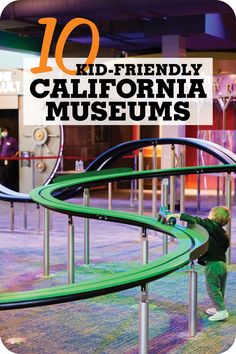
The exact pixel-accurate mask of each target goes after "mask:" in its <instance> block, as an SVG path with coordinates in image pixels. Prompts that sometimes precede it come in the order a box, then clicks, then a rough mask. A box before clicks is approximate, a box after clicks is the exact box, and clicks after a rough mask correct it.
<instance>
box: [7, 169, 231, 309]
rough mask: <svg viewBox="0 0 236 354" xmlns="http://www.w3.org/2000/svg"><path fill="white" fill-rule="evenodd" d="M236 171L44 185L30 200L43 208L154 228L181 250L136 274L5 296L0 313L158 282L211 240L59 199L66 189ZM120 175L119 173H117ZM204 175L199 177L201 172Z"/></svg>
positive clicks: (106, 175) (108, 175)
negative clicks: (166, 235)
mask: <svg viewBox="0 0 236 354" xmlns="http://www.w3.org/2000/svg"><path fill="white" fill-rule="evenodd" d="M222 170H223V171H227V172H229V171H234V170H235V165H225V166H222V165H221V166H208V167H207V168H203V167H188V168H181V169H168V170H155V171H152V170H151V171H141V172H130V169H127V170H124V169H120V170H119V169H118V170H116V169H113V170H108V171H101V172H88V173H83V174H80V175H79V176H75V177H73V178H69V179H68V177H67V176H66V177H62V178H60V179H59V181H58V179H57V180H56V181H55V183H53V184H51V185H48V186H41V187H38V188H36V189H34V190H33V191H31V193H30V196H31V197H32V199H33V200H34V201H35V202H37V203H38V204H40V205H43V206H45V207H46V208H48V209H51V210H54V211H57V212H59V213H65V214H68V216H82V217H86V218H93V219H98V220H105V221H107V222H120V223H125V224H130V225H136V226H140V227H142V228H146V229H152V230H156V231H159V232H161V233H165V234H168V235H170V236H172V237H175V238H176V239H178V246H177V248H176V249H175V250H174V251H173V252H171V253H169V254H167V255H164V256H162V257H160V258H159V259H156V260H155V261H152V262H150V263H149V264H147V265H140V266H139V267H137V268H136V269H134V270H132V271H129V272H125V273H120V274H117V273H114V274H113V275H111V276H106V277H103V278H100V279H99V280H92V281H86V282H81V283H79V284H72V285H64V286H57V287H53V288H46V289H41V290H31V291H23V292H17V293H5V294H1V295H0V309H1V310H5V309H13V308H20V307H32V306H40V305H48V304H54V303H61V302H67V301H74V300H79V299H85V298H89V297H93V296H99V295H104V294H109V293H112V292H116V291H120V290H124V289H129V288H132V287H135V286H139V285H140V286H142V285H145V284H146V283H149V282H151V281H153V280H155V279H159V278H161V277H163V276H165V275H167V274H169V273H171V272H173V271H175V270H177V269H178V268H180V267H182V266H184V265H186V264H188V263H189V262H190V261H192V260H194V259H196V258H198V257H199V256H200V255H202V254H203V253H204V252H205V251H206V250H207V243H208V236H207V235H206V233H205V232H204V231H199V230H195V229H190V228H185V227H182V226H179V225H176V226H168V225H163V224H161V223H160V222H158V221H157V220H156V219H155V218H153V217H149V216H144V215H137V214H131V213H127V212H120V211H115V210H107V209H101V208H93V207H85V206H81V205H77V204H73V203H70V202H66V201H62V200H59V199H57V198H56V193H57V192H59V191H61V190H62V189H64V190H65V189H70V188H73V187H75V186H76V187H79V186H83V187H84V186H86V187H89V186H91V185H96V184H99V183H107V182H109V181H118V180H127V179H137V178H150V177H161V178H162V177H166V176H169V175H171V174H178V175H181V174H191V173H194V174H195V173H208V172H215V171H216V172H217V171H220V172H222ZM117 171H118V172H117ZM198 171H200V172H198Z"/></svg>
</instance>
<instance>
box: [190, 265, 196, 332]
mask: <svg viewBox="0 0 236 354" xmlns="http://www.w3.org/2000/svg"><path fill="white" fill-rule="evenodd" d="M188 327H189V336H190V337H194V336H196V334H197V272H195V271H194V268H193V265H192V269H191V271H190V272H189V310H188Z"/></svg>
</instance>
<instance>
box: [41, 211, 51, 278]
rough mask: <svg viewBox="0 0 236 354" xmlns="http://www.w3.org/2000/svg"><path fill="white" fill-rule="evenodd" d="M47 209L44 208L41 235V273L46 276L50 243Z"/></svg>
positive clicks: (48, 267) (47, 274)
mask: <svg viewBox="0 0 236 354" xmlns="http://www.w3.org/2000/svg"><path fill="white" fill-rule="evenodd" d="M49 218H50V211H49V209H46V208H44V235H43V275H44V277H48V276H49V273H50V243H49Z"/></svg>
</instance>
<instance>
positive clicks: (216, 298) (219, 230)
mask: <svg viewBox="0 0 236 354" xmlns="http://www.w3.org/2000/svg"><path fill="white" fill-rule="evenodd" d="M171 216H173V217H176V218H180V220H183V221H187V222H188V223H197V224H199V225H201V226H203V227H204V228H205V229H206V230H207V231H208V233H209V248H208V251H207V252H206V253H205V254H204V255H203V256H202V257H200V258H199V259H198V263H199V264H201V265H203V266H205V277H206V286H207V292H208V295H209V297H210V299H211V301H212V303H213V305H214V307H213V308H208V309H206V313H207V314H208V315H211V316H210V317H209V318H208V319H209V320H210V321H222V320H225V319H226V318H228V317H229V313H228V311H227V310H226V307H225V304H224V294H225V284H226V277H227V268H226V263H225V262H226V256H225V253H226V251H227V248H228V247H229V238H228V235H227V232H226V231H225V230H224V229H223V226H225V225H226V224H227V223H228V222H229V220H230V210H229V208H227V207H225V206H216V207H214V208H212V209H211V211H210V213H209V215H208V218H207V219H201V218H199V217H194V216H192V215H188V214H184V213H182V214H170V215H168V217H167V219H169V218H170V217H171Z"/></svg>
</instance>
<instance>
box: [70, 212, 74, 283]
mask: <svg viewBox="0 0 236 354" xmlns="http://www.w3.org/2000/svg"><path fill="white" fill-rule="evenodd" d="M74 282H75V240H74V224H73V219H72V216H68V284H73V283H74Z"/></svg>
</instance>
